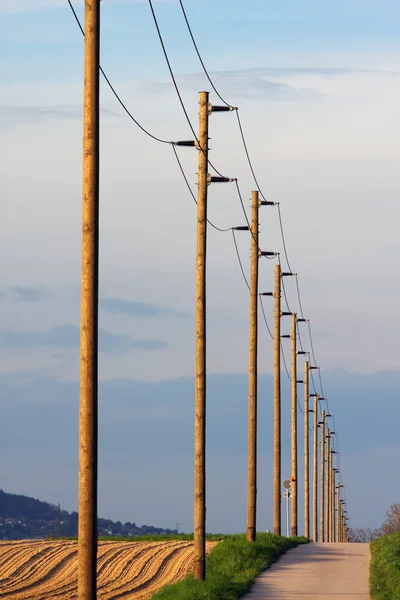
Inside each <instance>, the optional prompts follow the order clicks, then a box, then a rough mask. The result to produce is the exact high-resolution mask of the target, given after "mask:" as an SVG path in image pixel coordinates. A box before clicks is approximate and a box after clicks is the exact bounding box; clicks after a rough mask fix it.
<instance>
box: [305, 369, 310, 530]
mask: <svg viewBox="0 0 400 600" xmlns="http://www.w3.org/2000/svg"><path fill="white" fill-rule="evenodd" d="M308 400H309V362H308V360H306V361H305V363H304V537H306V538H309V537H310V441H309V418H308V415H309V412H308V411H309V404H308Z"/></svg>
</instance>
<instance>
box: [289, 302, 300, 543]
mask: <svg viewBox="0 0 400 600" xmlns="http://www.w3.org/2000/svg"><path fill="white" fill-rule="evenodd" d="M296 325H297V315H296V313H293V314H292V335H291V336H290V337H291V339H292V536H297V507H298V499H297V335H296Z"/></svg>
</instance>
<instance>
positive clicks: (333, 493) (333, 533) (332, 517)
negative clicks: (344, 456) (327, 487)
mask: <svg viewBox="0 0 400 600" xmlns="http://www.w3.org/2000/svg"><path fill="white" fill-rule="evenodd" d="M330 528H331V536H330V537H331V542H334V541H335V471H334V468H333V453H332V448H331V524H330Z"/></svg>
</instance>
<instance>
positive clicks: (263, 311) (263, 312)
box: [259, 296, 274, 340]
mask: <svg viewBox="0 0 400 600" xmlns="http://www.w3.org/2000/svg"><path fill="white" fill-rule="evenodd" d="M259 298H260V304H261V311H262V315H263V317H264V323H265V326H266V328H267V331H268V333H269V337H270V338H271V340H273V339H274V336H273V334H272V332H271V329H270V326H269V325H268V321H267V315H266V314H265V309H264V303H263V301H262V298H261V296H259Z"/></svg>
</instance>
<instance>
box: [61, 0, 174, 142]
mask: <svg viewBox="0 0 400 600" xmlns="http://www.w3.org/2000/svg"><path fill="white" fill-rule="evenodd" d="M67 2H68V4H69V7H70V9H71V11H72V14H73V15H74V18H75V21H76V22H77V24H78V27H79V29H80V30H81V32H82V35H83V36H84V35H85V31H84V29H83V27H82V25H81V22H80V20H79V17H78V15H77V13H76V10H75V8H74V6H73V4H72V1H71V0H67ZM99 68H100V72H101V74H102V75H103V77H104V79H105V80H106V82H107V84H108V86H109V88H110V90H111V91H112V93H113V94H114V96H115V98H116V99H117V101H118V102H119V104H120V105H121V107H122V108H123V110H124V111H125V112H126V114H127V115H128V117H129V118H130V119H131V120H132V121H133V122H134V123H135V125H137V127H139V129H141V130H142V131H143V133H145V134H146V135H148V136H149V137H150V138H152V139H153V140H155V141H156V142H160V143H161V144H173V143H174V142H171V141H169V140H163V139H161V138H159V137H157V136H156V135H153V134H152V133H150V131H148V130H147V129H146V128H145V127H143V125H141V124H140V123H139V121H138V120H137V119H135V117H134V116H133V114H132V113H131V112H130V110H129V109H128V107H127V106H126V104H125V103H124V102H123V101H122V99H121V97H120V96H119V94H118V93H117V91H116V89H115V88H114V86H113V85H112V83H111V81H110V79H109V78H108V77H107V75H106V73H105V71H104V69H103V68H102V66H101V65H100V67H99Z"/></svg>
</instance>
